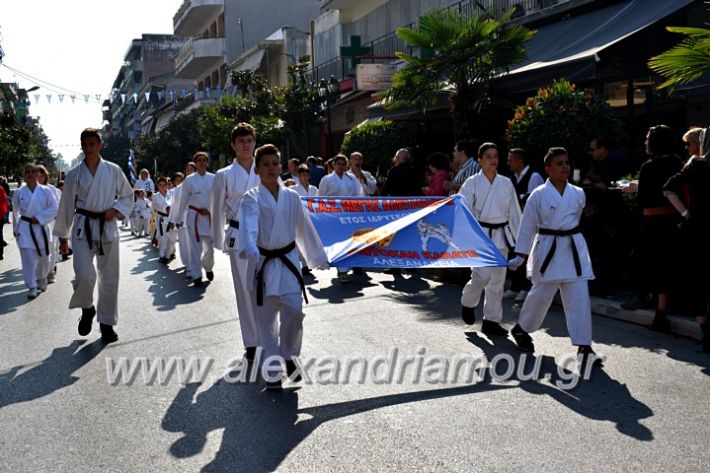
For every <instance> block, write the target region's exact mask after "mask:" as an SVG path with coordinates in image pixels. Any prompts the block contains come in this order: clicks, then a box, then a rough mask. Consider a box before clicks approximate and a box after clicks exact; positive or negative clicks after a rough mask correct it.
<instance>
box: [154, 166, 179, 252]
mask: <svg viewBox="0 0 710 473" xmlns="http://www.w3.org/2000/svg"><path fill="white" fill-rule="evenodd" d="M172 205H173V193H172V192H168V179H167V178H165V177H159V178H158V193H157V194H155V195H154V196H153V210H154V211H155V214H156V219H157V220H156V222H155V232H156V236H157V239H158V255H159V256H160V262H161V263H163V264H165V265H167V264H168V263H170V261H172V260H173V259H175V241H176V240H177V230H176V229H175V228H174V225H171V224H170V222H168V217H169V216H170V208H171V207H172Z"/></svg>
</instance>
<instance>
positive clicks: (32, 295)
mask: <svg viewBox="0 0 710 473" xmlns="http://www.w3.org/2000/svg"><path fill="white" fill-rule="evenodd" d="M35 297H37V288H36V287H31V288H30V292H28V293H27V298H28V299H34V298H35Z"/></svg>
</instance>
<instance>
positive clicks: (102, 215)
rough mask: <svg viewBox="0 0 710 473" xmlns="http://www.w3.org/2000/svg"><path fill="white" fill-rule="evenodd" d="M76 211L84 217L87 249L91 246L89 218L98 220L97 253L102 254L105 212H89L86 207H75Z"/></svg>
mask: <svg viewBox="0 0 710 473" xmlns="http://www.w3.org/2000/svg"><path fill="white" fill-rule="evenodd" d="M76 213H78V214H79V215H83V216H84V217H86V218H85V219H84V236H85V237H86V239H87V240H88V241H89V249H92V248H93V245H94V243H93V241H94V239H93V237H92V234H91V222H90V221H89V219H90V218H92V219H94V220H98V221H99V254H100V255H101V256H103V254H104V246H103V243H102V242H101V240H103V236H104V225H106V217H105V214H106V213H105V212H91V211H89V210H86V209H76Z"/></svg>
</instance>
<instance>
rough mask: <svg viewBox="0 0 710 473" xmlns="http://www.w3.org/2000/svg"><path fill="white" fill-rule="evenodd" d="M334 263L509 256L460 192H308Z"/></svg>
mask: <svg viewBox="0 0 710 473" xmlns="http://www.w3.org/2000/svg"><path fill="white" fill-rule="evenodd" d="M301 201H302V203H303V206H304V207H305V208H306V210H307V211H308V213H309V215H310V218H311V221H312V222H313V225H314V226H315V228H316V231H317V232H318V235H319V236H320V239H321V241H322V243H323V246H324V248H325V252H326V254H327V255H328V262H329V263H330V265H331V266H349V267H361V268H433V267H447V268H456V267H466V268H468V267H493V266H497V267H503V266H506V265H507V260H506V259H505V258H504V257H503V255H502V254H501V252H500V251H499V250H498V248H496V246H495V244H493V242H492V241H491V239H490V238H489V237H488V235H487V234H486V232H485V231H483V229H482V228H481V226H480V225H479V224H478V222H477V221H476V219H475V218H474V216H473V214H471V211H470V210H469V209H468V207H467V206H466V202H465V201H464V199H463V197H461V196H460V195H454V196H451V197H444V198H431V197H404V198H389V197H370V198H367V197H364V198H363V197H359V198H355V197H342V198H339V197H302V198H301Z"/></svg>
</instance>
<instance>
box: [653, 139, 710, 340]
mask: <svg viewBox="0 0 710 473" xmlns="http://www.w3.org/2000/svg"><path fill="white" fill-rule="evenodd" d="M703 135H704V136H703V137H702V138H703V139H701V140H700V143H701V144H704V147H703V148H704V149H703V148H701V157H694V158H692V159H690V161H688V162H687V163H686V165H685V166H684V167H683V169H681V170H680V172H678V173H677V174H675V175H674V176H672V177H671V178H670V179H669V180H668V182H666V185H665V186H664V187H663V190H664V194H665V195H666V197H667V198H668V200H669V201H670V202H671V204H673V207H675V208H676V210H678V212H679V213H680V214H681V216H682V217H683V219H684V221H683V222H682V223H681V225H680V227H679V228H680V231H681V238H682V241H683V243H684V244H685V245H686V246H687V248H688V249H689V250H690V252H691V254H692V255H693V257H692V258H690V288H689V289H690V309H691V311H692V312H693V313H694V315H695V316H696V317H697V320H698V323H700V328H701V329H702V332H703V352H704V353H710V324H709V323H708V322H709V321H708V296H710V255H708V252H707V251H706V250H705V247H706V245H707V241H708V237H709V236H710V129H706V130H704V132H703ZM703 142H705V143H703Z"/></svg>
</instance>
